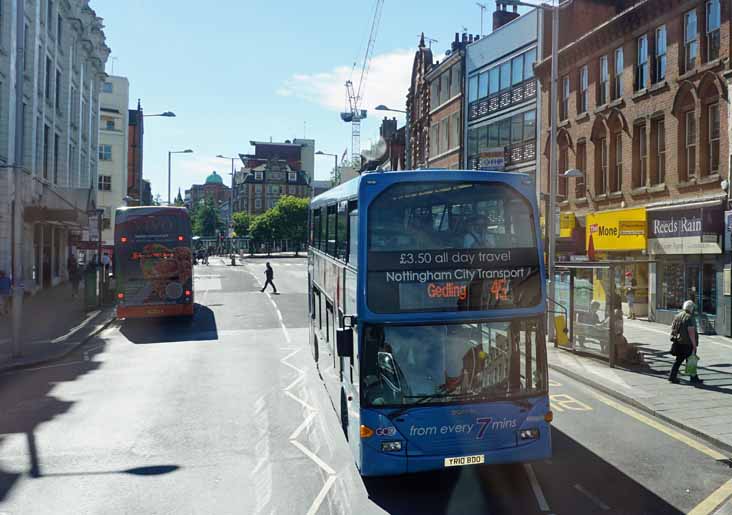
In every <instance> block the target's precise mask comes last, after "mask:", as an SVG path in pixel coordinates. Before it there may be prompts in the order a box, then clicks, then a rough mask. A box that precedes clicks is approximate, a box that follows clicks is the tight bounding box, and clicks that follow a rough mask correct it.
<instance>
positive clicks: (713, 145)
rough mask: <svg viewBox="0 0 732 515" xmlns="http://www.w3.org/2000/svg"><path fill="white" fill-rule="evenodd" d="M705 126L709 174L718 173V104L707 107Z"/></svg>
mask: <svg viewBox="0 0 732 515" xmlns="http://www.w3.org/2000/svg"><path fill="white" fill-rule="evenodd" d="M707 116H708V117H707V124H708V126H709V150H708V152H709V157H708V158H709V163H708V165H709V168H708V170H709V173H717V172H718V171H719V104H710V105H709V107H708V115H707Z"/></svg>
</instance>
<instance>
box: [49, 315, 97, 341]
mask: <svg viewBox="0 0 732 515" xmlns="http://www.w3.org/2000/svg"><path fill="white" fill-rule="evenodd" d="M99 313H101V311H99V310H97V311H92V312H91V313H89V316H88V317H86V318H85V319H84V321H83V322H82V323H80V324H79V325H77V326H76V327H73V328H72V329H71V330H70V331H69V332H68V333H66V334H64V335H63V336H59V337H58V338H54V339H53V340H51V343H60V342H62V341H64V340H66V339H68V338H70V337H71V336H73V335H74V334H75V333H77V332H78V331H79V330H80V329H82V328H83V327H84V326H85V325H86V324H88V323H89V321H90V320H91V319H92V318H94V317H96V316H97V315H98V314H99Z"/></svg>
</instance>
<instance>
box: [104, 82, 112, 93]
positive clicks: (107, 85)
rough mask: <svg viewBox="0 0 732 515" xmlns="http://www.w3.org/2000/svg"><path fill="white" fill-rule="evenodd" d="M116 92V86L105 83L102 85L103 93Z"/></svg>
mask: <svg viewBox="0 0 732 515" xmlns="http://www.w3.org/2000/svg"><path fill="white" fill-rule="evenodd" d="M113 91H114V86H113V85H112V83H111V82H105V83H103V84H102V93H112V92H113Z"/></svg>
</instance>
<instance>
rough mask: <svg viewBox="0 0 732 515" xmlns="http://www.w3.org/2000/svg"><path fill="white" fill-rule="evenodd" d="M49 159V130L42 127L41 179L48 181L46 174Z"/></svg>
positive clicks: (45, 126)
mask: <svg viewBox="0 0 732 515" xmlns="http://www.w3.org/2000/svg"><path fill="white" fill-rule="evenodd" d="M50 157H51V128H50V127H49V126H48V125H44V126H43V178H44V179H46V180H48V172H49V171H50V170H49V166H50V162H49V161H50Z"/></svg>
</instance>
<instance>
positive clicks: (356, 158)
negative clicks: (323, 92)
mask: <svg viewBox="0 0 732 515" xmlns="http://www.w3.org/2000/svg"><path fill="white" fill-rule="evenodd" d="M383 6H384V0H376V5H375V7H374V16H373V18H372V20H371V31H370V32H369V39H368V43H367V44H366V53H365V54H364V58H363V63H362V64H361V76H360V78H359V80H358V86H357V87H356V88H355V89H354V87H353V81H352V80H350V79H349V80H347V81H346V102H347V103H346V109H347V110H346V111H344V112H342V113H341V120H343V121H344V122H346V123H350V124H351V159H352V161H353V163H352V164H351V165H352V166H353V167H354V168H356V169H357V170H358V169H360V168H361V120H363V119H364V118H366V115H367V112H366V109H361V100H362V99H363V94H364V91H365V88H366V80H367V78H368V75H369V66H370V64H371V57H372V54H373V51H374V43H375V42H376V34H377V32H378V30H379V22H380V21H381V9H382V7H383ZM354 68H355V65H354Z"/></svg>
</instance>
